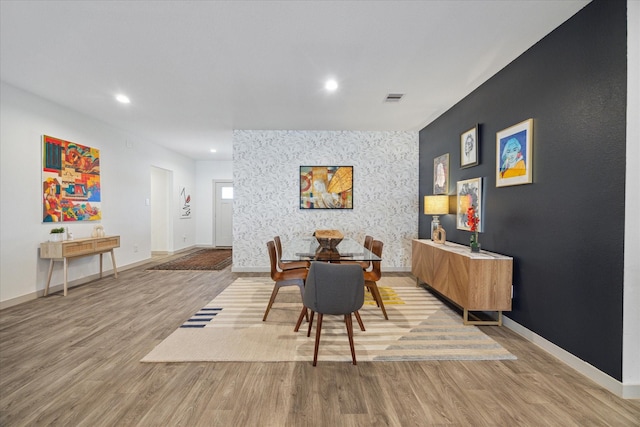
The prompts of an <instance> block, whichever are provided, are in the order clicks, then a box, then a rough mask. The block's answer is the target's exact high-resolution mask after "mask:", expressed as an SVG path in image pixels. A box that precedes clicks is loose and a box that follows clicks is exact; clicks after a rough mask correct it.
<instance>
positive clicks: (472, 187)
mask: <svg viewBox="0 0 640 427" xmlns="http://www.w3.org/2000/svg"><path fill="white" fill-rule="evenodd" d="M456 194H457V211H456V228H457V229H458V230H466V231H469V230H470V229H471V225H470V224H469V223H468V221H467V219H468V218H467V210H468V209H469V208H470V207H472V206H473V208H474V210H475V212H476V215H477V216H478V232H482V230H483V223H484V220H483V215H482V178H473V179H467V180H464V181H458V183H457V193H456Z"/></svg>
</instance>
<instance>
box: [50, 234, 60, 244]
mask: <svg viewBox="0 0 640 427" xmlns="http://www.w3.org/2000/svg"><path fill="white" fill-rule="evenodd" d="M62 240H63V236H62V233H51V234H49V241H50V242H62Z"/></svg>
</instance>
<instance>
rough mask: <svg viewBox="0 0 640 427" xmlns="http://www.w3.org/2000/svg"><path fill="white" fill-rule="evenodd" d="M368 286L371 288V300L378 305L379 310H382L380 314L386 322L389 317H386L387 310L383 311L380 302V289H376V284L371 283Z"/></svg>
mask: <svg viewBox="0 0 640 427" xmlns="http://www.w3.org/2000/svg"><path fill="white" fill-rule="evenodd" d="M370 286H371V293H372V294H373V298H374V299H375V300H376V302H377V303H378V307H380V309H381V310H382V314H383V315H384V318H385V319H386V320H389V317H388V316H387V310H385V308H384V303H383V302H382V295H380V289H378V285H377V284H376V282H371V284H370Z"/></svg>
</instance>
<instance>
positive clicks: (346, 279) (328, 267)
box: [304, 261, 364, 314]
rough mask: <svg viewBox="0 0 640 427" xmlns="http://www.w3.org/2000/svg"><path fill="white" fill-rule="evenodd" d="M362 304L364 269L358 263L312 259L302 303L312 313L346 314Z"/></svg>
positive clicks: (358, 308)
mask: <svg viewBox="0 0 640 427" xmlns="http://www.w3.org/2000/svg"><path fill="white" fill-rule="evenodd" d="M363 304H364V272H363V271H362V267H361V266H360V265H358V264H330V263H326V262H317V261H314V262H312V263H311V267H309V273H308V274H307V281H306V285H305V291H304V305H305V306H306V307H308V308H310V309H311V310H313V311H315V312H316V313H323V314H349V313H353V312H354V311H357V310H360V308H361V307H362V305H363Z"/></svg>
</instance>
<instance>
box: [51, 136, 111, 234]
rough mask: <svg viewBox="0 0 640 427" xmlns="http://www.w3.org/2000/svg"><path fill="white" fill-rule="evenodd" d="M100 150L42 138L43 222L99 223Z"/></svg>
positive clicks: (100, 213)
mask: <svg viewBox="0 0 640 427" xmlns="http://www.w3.org/2000/svg"><path fill="white" fill-rule="evenodd" d="M100 193H101V188H100V150H98V149H96V148H91V147H87V146H86V145H81V144H77V143H75V142H70V141H65V140H63V139H58V138H54V137H52V136H48V135H43V136H42V195H41V197H42V222H73V221H98V220H100V219H102V206H101V201H100Z"/></svg>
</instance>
